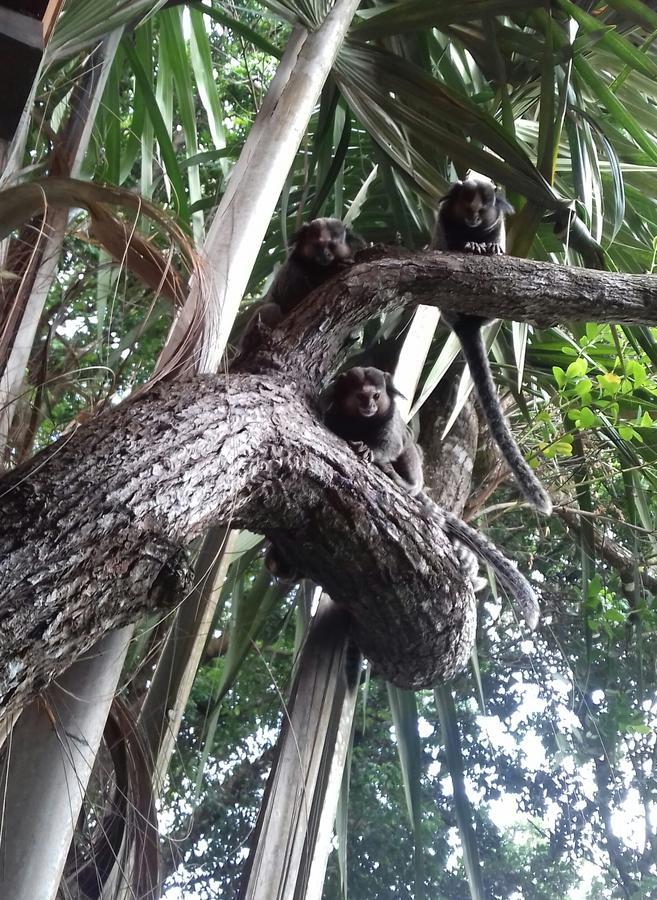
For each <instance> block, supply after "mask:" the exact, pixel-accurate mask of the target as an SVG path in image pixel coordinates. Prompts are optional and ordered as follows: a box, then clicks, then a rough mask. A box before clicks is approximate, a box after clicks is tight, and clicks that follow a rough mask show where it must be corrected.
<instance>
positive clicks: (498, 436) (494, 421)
mask: <svg viewBox="0 0 657 900" xmlns="http://www.w3.org/2000/svg"><path fill="white" fill-rule="evenodd" d="M470 320H472V321H470ZM448 322H449V324H450V326H451V328H452V330H453V331H454V332H455V334H456V336H457V337H458V339H459V341H460V342H461V348H462V350H463V355H464V356H465V359H466V362H467V363H468V366H469V367H470V374H471V375H472V380H473V381H474V386H475V390H476V391H477V396H478V397H479V403H480V404H481V408H482V410H483V411H484V415H485V416H486V421H487V422H488V427H489V428H490V432H491V434H492V435H493V439H494V440H495V443H496V444H497V446H498V447H499V448H500V450H501V452H502V456H503V457H504V459H505V460H506V462H507V463H508V465H509V468H510V469H511V471H512V472H513V475H514V476H515V479H516V481H517V482H518V486H519V487H520V490H521V491H522V493H523V495H524V496H525V497H526V499H527V500H528V501H529V502H530V503H531V504H532V506H535V507H536V509H538V510H539V511H540V512H542V513H545V514H546V515H548V516H549V515H550V513H551V512H552V501H551V500H550V497H549V496H548V494H547V492H546V491H545V489H544V488H543V485H542V484H541V483H540V481H539V480H538V478H537V477H536V475H534V473H533V472H532V470H531V469H530V467H529V466H528V465H527V463H526V462H525V459H524V457H523V455H522V453H521V452H520V450H519V449H518V445H517V444H516V442H515V440H514V438H513V435H512V434H511V431H510V429H509V426H508V423H507V421H506V417H505V415H504V413H503V412H502V408H501V406H500V401H499V398H498V396H497V390H496V388H495V382H494V381H493V376H492V374H491V371H490V365H489V363H488V356H487V354H486V346H485V344H484V339H483V337H482V334H481V324H480V323H481V319H479V318H478V317H474V316H457V317H454V320H451V319H448Z"/></svg>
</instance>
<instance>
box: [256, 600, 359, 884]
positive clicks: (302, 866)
mask: <svg viewBox="0 0 657 900" xmlns="http://www.w3.org/2000/svg"><path fill="white" fill-rule="evenodd" d="M348 634H349V620H348V616H347V615H346V614H345V612H344V610H342V609H340V608H339V607H337V606H336V605H335V604H333V603H332V601H331V600H329V599H328V597H326V596H324V597H323V599H322V601H321V603H320V607H319V609H318V611H317V614H316V615H315V617H314V619H313V622H312V625H311V627H310V630H309V633H308V638H307V641H306V644H305V646H304V648H303V650H302V654H301V659H300V663H299V668H298V670H297V674H296V677H295V680H294V685H293V687H292V692H291V697H290V701H289V704H288V706H287V707H286V711H285V719H284V722H283V727H282V729H281V734H280V737H279V739H278V746H277V754H276V759H275V761H274V765H273V767H272V771H271V774H270V776H269V781H268V782H267V787H266V789H265V796H264V799H263V803H262V807H261V809H260V815H259V817H258V824H257V825H256V830H255V834H254V840H253V844H252V849H251V853H250V854H249V859H248V861H247V867H246V871H245V873H244V875H243V878H242V883H241V886H240V892H239V895H238V896H239V900H265V898H270V897H277V898H278V900H294V898H297V900H298V898H303V897H306V896H310V895H312V896H313V897H319V896H321V886H322V884H323V881H324V872H325V869H326V860H327V858H328V852H329V848H330V838H331V834H332V825H333V819H334V818H335V810H336V807H337V802H338V792H339V789H340V784H341V780H342V770H343V768H344V761H345V757H346V753H347V749H348V746H349V741H348V737H349V734H350V732H351V723H352V720H353V715H354V709H355V705H356V698H357V695H358V684H359V681H360V677H359V676H360V654H359V653H358V651H357V650H356V649H355V647H353V646H352V645H350V642H349V638H348ZM329 787H330V788H331V796H330V797H329V796H327V791H328V790H329ZM318 834H321V835H322V837H323V840H322V845H323V846H322V847H319V846H318V845H317V837H318Z"/></svg>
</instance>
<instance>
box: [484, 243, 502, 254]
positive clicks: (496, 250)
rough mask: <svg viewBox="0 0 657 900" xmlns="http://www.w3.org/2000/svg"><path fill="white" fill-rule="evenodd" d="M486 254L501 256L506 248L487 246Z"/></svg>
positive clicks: (499, 245) (498, 245)
mask: <svg viewBox="0 0 657 900" xmlns="http://www.w3.org/2000/svg"><path fill="white" fill-rule="evenodd" d="M485 246H486V253H491V254H492V255H493V256H501V255H502V254H503V253H504V248H503V247H502V245H501V244H486V245H485Z"/></svg>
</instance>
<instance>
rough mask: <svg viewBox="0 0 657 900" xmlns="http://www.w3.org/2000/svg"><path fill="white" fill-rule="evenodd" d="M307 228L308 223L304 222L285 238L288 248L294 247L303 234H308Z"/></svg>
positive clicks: (308, 226)
mask: <svg viewBox="0 0 657 900" xmlns="http://www.w3.org/2000/svg"><path fill="white" fill-rule="evenodd" d="M309 228H310V225H309V223H308V222H306V223H305V225H302V226H301V228H299V229H298V230H297V231H295V232H294V234H291V235H290V236H289V238H288V239H287V246H288V249H289V250H293V249H294V247H296V245H297V244H298V243H300V241H301V240H302V239H303V238H305V236H306V235H307V234H308V229H309Z"/></svg>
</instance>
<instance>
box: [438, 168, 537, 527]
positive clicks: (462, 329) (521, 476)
mask: <svg viewBox="0 0 657 900" xmlns="http://www.w3.org/2000/svg"><path fill="white" fill-rule="evenodd" d="M512 212H513V207H512V206H511V204H510V203H508V202H507V201H506V200H505V199H504V198H503V197H501V196H500V195H499V194H498V193H497V191H496V189H495V187H494V186H493V185H492V184H491V183H490V182H487V181H483V180H480V179H475V178H469V179H467V180H466V181H457V182H456V183H455V184H453V185H452V186H451V187H450V189H449V191H448V192H447V194H446V195H445V197H443V199H442V200H441V202H440V206H439V207H438V219H437V222H436V228H435V231H434V234H433V237H432V241H431V247H432V248H433V249H436V250H453V251H462V252H465V253H486V254H490V253H493V254H498V253H505V252H506V229H505V223H504V218H505V216H506V215H508V214H509V213H512ZM443 317H444V319H445V321H446V322H447V324H448V325H449V327H450V328H451V329H452V331H453V332H454V333H455V334H456V336H457V337H458V339H459V341H460V343H461V349H462V350H463V355H464V356H465V359H466V362H467V364H468V366H469V368H470V375H471V376H472V380H473V382H474V386H475V390H476V392H477V397H478V398H479V403H480V404H481V408H482V410H483V413H484V416H485V417H486V421H487V422H488V427H489V428H490V431H491V434H492V436H493V439H494V440H495V443H496V444H497V446H498V447H499V448H500V451H501V453H502V456H503V457H504V459H505V460H506V463H507V465H508V466H509V468H510V469H511V472H512V473H513V476H514V478H515V479H516V481H517V483H518V486H519V487H520V490H521V491H522V493H523V495H524V496H525V498H526V499H527V500H528V501H529V503H531V504H532V506H535V507H536V509H538V510H539V511H540V512H542V513H545V514H546V515H549V514H550V513H551V512H552V501H551V500H550V498H549V496H548V494H547V493H546V491H545V489H544V488H543V486H542V485H541V483H540V481H539V480H538V479H537V477H536V475H534V473H533V471H532V470H531V468H530V467H529V466H528V464H527V463H526V461H525V459H524V457H523V455H522V453H521V452H520V450H519V449H518V445H517V444H516V442H515V440H514V438H513V435H512V434H511V430H510V429H509V425H508V422H507V420H506V417H505V415H504V413H503V412H502V408H501V406H500V402H499V399H498V396H497V391H496V389H495V382H494V381H493V376H492V373H491V370H490V365H489V363H488V354H487V353H486V347H485V345H484V340H483V337H482V334H481V327H482V325H485V324H486V323H487V322H488V321H490V320H488V319H486V318H484V317H483V316H472V315H464V314H462V313H451V312H445V313H443Z"/></svg>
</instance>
